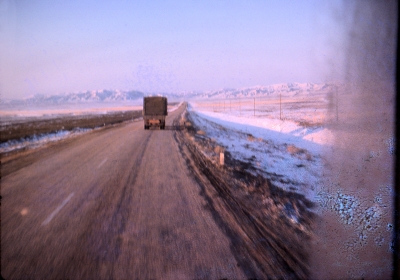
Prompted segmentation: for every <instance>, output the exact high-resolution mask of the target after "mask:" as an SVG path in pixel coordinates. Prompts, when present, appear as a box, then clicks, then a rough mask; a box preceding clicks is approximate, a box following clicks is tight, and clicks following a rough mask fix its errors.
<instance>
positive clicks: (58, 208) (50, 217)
mask: <svg viewBox="0 0 400 280" xmlns="http://www.w3.org/2000/svg"><path fill="white" fill-rule="evenodd" d="M73 196H74V193H71V194H70V195H69V196H68V197H67V198H66V199H65V200H64V201H63V202H62V203H61V204H60V205H59V206H58V207H57V208H56V210H54V211H53V212H52V213H51V214H50V215H49V216H48V217H47V219H46V220H44V222H43V223H42V226H45V225H47V224H48V223H50V221H51V220H52V219H53V218H54V216H55V215H57V213H58V212H60V210H61V209H62V208H63V207H64V206H65V204H67V203H68V201H69V200H70V199H71V198H72V197H73Z"/></svg>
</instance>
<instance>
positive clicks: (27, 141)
mask: <svg viewBox="0 0 400 280" xmlns="http://www.w3.org/2000/svg"><path fill="white" fill-rule="evenodd" d="M181 105H182V102H181V103H179V104H176V105H174V106H169V108H168V112H173V111H175V110H176V109H178V108H179V106H181ZM141 109H142V106H122V105H118V106H114V107H110V106H106V107H104V106H103V107H96V106H94V105H93V107H81V108H79V107H71V108H64V109H57V108H51V107H47V108H31V109H30V110H26V109H22V110H21V109H19V110H18V109H17V110H15V108H14V109H13V110H2V111H0V117H1V123H2V124H7V123H8V122H9V121H12V120H21V119H24V120H27V119H30V118H32V117H34V118H39V119H47V118H54V117H62V116H65V115H74V116H80V115H81V116H83V115H87V114H108V113H112V112H120V111H129V110H141ZM139 120H141V119H138V120H137V121H139ZM91 130H93V129H81V128H76V129H74V130H73V131H67V130H60V131H58V132H55V133H46V134H43V135H33V136H31V137H28V138H23V139H16V140H10V141H7V142H5V143H1V144H0V154H2V153H8V152H11V151H15V150H21V149H24V148H29V149H31V148H38V147H41V146H44V145H46V144H48V143H51V142H56V141H60V140H63V139H66V138H69V137H74V136H78V135H81V134H83V133H86V132H89V131H91Z"/></svg>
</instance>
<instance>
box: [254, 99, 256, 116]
mask: <svg viewBox="0 0 400 280" xmlns="http://www.w3.org/2000/svg"><path fill="white" fill-rule="evenodd" d="M254 116H256V98H255V97H254Z"/></svg>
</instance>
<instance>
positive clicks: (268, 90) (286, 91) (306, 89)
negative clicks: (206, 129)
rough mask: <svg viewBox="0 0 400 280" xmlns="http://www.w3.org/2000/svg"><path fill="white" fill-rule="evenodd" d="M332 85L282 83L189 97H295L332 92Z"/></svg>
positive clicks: (204, 93)
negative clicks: (280, 95)
mask: <svg viewBox="0 0 400 280" xmlns="http://www.w3.org/2000/svg"><path fill="white" fill-rule="evenodd" d="M335 87H336V85H334V84H326V83H323V84H314V83H283V84H274V85H269V86H254V87H248V88H240V89H221V90H216V91H207V92H203V93H199V94H197V95H194V96H191V97H193V98H198V99H203V98H215V99H223V98H239V97H240V98H246V97H265V96H276V95H279V94H282V96H295V95H303V94H319V93H324V92H329V91H332V90H334V88H335Z"/></svg>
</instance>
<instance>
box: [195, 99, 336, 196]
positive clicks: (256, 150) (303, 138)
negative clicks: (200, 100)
mask: <svg viewBox="0 0 400 280" xmlns="http://www.w3.org/2000/svg"><path fill="white" fill-rule="evenodd" d="M189 112H190V114H191V116H192V119H193V121H194V122H195V124H196V125H197V126H198V127H199V128H200V129H201V130H203V131H204V132H205V133H206V134H207V135H208V136H209V137H211V138H213V139H215V141H216V142H217V143H219V144H220V145H221V146H223V147H225V149H226V150H227V151H229V152H230V153H231V154H232V156H233V157H234V158H236V159H239V160H241V161H244V162H249V163H251V164H252V165H253V166H254V167H255V168H256V170H257V171H256V172H257V173H260V174H262V175H263V176H265V177H267V178H269V179H270V180H271V181H272V182H273V183H274V184H275V185H277V186H279V187H281V188H282V189H285V190H293V191H296V192H299V193H302V194H304V195H306V196H307V197H308V198H309V199H311V200H314V199H315V194H316V191H317V190H318V186H319V185H320V180H321V173H322V168H323V167H322V157H321V154H322V149H323V147H324V145H333V140H334V139H333V134H332V133H331V131H330V130H328V129H327V128H324V127H322V126H311V127H302V126H300V125H299V124H297V123H296V122H294V121H290V120H279V119H271V118H257V117H252V116H249V115H247V116H243V115H242V116H239V112H230V113H229V114H224V113H220V112H209V111H207V110H201V107H200V108H199V107H197V106H196V104H190V106H189Z"/></svg>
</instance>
